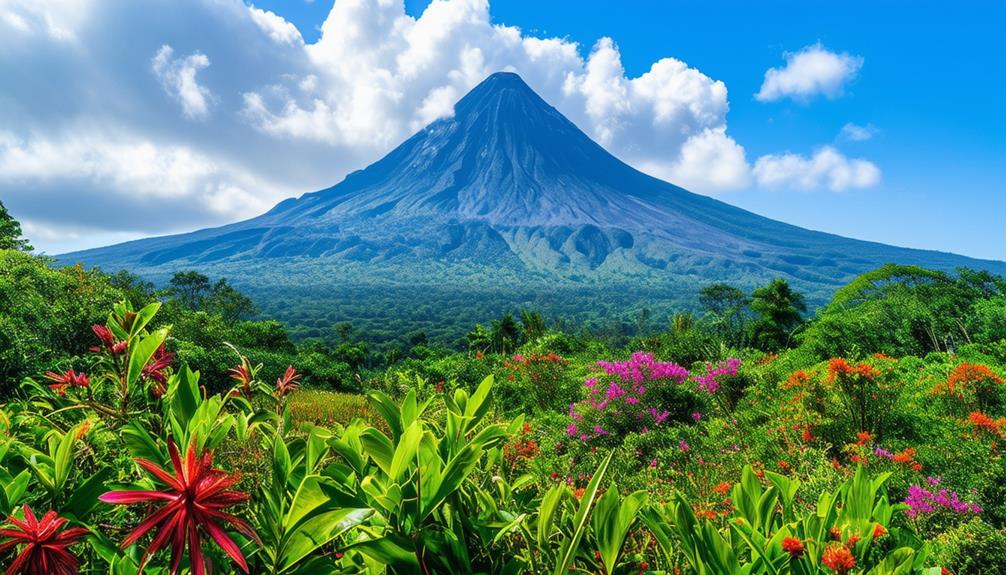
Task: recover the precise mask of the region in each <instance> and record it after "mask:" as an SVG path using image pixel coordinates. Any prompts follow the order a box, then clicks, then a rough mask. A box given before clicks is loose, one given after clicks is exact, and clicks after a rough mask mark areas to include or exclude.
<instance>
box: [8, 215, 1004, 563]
mask: <svg viewBox="0 0 1006 575" xmlns="http://www.w3.org/2000/svg"><path fill="white" fill-rule="evenodd" d="M0 229H2V230H3V233H4V234H6V237H7V240H6V242H7V243H5V244H2V246H0V247H2V248H3V249H0V394H2V396H0V397H2V399H0V431H2V433H0V487H2V489H0V515H2V516H3V517H5V518H7V519H6V524H5V525H3V526H2V527H0V563H2V564H3V565H5V566H7V569H8V571H7V572H8V573H11V574H20V573H23V574H29V573H42V572H47V573H76V572H82V573H115V574H135V573H138V572H140V571H141V570H142V571H144V572H147V573H203V572H213V573H230V572H247V573H272V574H279V573H298V574H304V575H306V574H309V573H310V574H315V573H330V574H335V573H375V574H376V573H397V574H406V573H409V574H411V573H445V574H446V573H499V574H516V573H552V574H556V575H558V574H560V573H571V572H572V573H602V574H611V575H613V574H630V573H631V574H647V573H650V574H662V573H674V574H730V575H734V574H771V575H783V574H799V575H805V574H812V573H816V574H839V575H846V574H860V573H870V574H875V575H880V574H919V575H935V574H937V573H955V574H959V575H963V574H982V575H984V574H989V575H991V574H1000V573H1003V572H1006V503H1004V502H1006V497H1004V495H1006V491H1004V489H1006V487H1004V484H1003V481H1002V478H1003V477H1004V476H1006V463H1004V460H1003V457H1002V445H1003V440H1004V439H1006V383H1004V377H1006V281H1004V280H1003V279H1002V278H999V277H996V276H993V275H991V274H988V273H986V272H975V271H970V270H966V269H962V270H959V271H958V272H957V273H955V274H947V273H944V272H937V271H931V270H926V269H922V268H917V267H910V266H886V267H882V268H880V269H877V270H875V271H872V272H869V273H866V274H863V275H861V276H859V277H857V278H856V279H855V280H853V281H852V282H851V283H849V284H848V285H846V286H845V287H843V288H841V289H840V290H839V291H838V292H837V293H836V295H835V297H834V298H833V300H832V301H831V302H830V303H829V304H828V305H826V306H824V307H822V308H821V309H820V310H818V312H817V313H816V314H815V315H814V316H813V317H807V316H808V314H807V305H806V301H805V298H804V296H803V295H802V294H800V293H799V292H798V291H796V290H794V289H793V288H792V287H791V286H790V285H789V284H788V283H787V282H786V281H785V280H775V281H772V282H768V283H766V284H763V285H762V286H761V287H759V288H758V289H755V290H753V291H752V292H750V293H748V292H745V291H743V290H740V289H738V288H736V287H733V286H731V285H727V284H713V285H706V286H704V287H703V288H702V289H701V290H699V291H697V292H696V293H695V295H694V304H693V305H692V307H691V309H694V310H701V312H699V313H677V314H671V315H670V317H671V319H670V320H669V321H666V322H664V321H659V322H658V321H657V320H655V319H654V318H653V317H652V316H650V315H648V314H647V313H645V312H642V313H639V314H638V316H637V317H636V318H635V322H633V323H632V325H628V324H629V322H628V321H625V324H627V325H623V328H622V329H619V330H611V331H607V332H605V331H599V330H594V331H592V330H590V329H587V328H586V327H580V328H576V329H572V330H571V329H568V328H566V327H565V326H563V324H562V323H561V322H549V321H547V320H546V319H545V318H544V317H543V316H542V315H541V314H540V313H537V312H535V311H531V310H528V309H525V310H517V309H514V310H509V311H510V312H512V313H509V312H508V313H503V314H502V315H499V316H497V319H495V320H492V321H490V322H484V323H482V324H480V325H473V326H469V327H468V329H467V333H466V335H465V338H464V340H463V342H458V343H459V345H458V346H457V347H454V348H450V347H445V346H440V345H436V344H435V343H434V342H431V341H430V338H429V337H428V336H427V334H426V333H423V332H413V333H409V334H403V335H404V339H402V340H401V341H404V342H406V344H407V346H404V347H393V348H388V349H386V350H383V351H382V353H379V354H378V353H375V352H374V350H373V348H372V344H369V343H368V340H367V335H368V334H366V333H364V332H362V330H360V329H359V328H355V327H354V326H352V325H350V324H347V323H337V324H336V325H337V327H336V328H335V332H336V333H335V334H334V337H333V338H329V339H328V340H322V339H311V338H308V339H298V338H291V337H290V335H289V334H288V332H287V331H286V329H285V328H284V326H283V325H282V324H280V323H278V322H276V321H272V320H264V319H261V316H260V315H256V313H257V310H255V307H254V305H253V303H252V301H251V300H249V299H248V298H247V297H245V296H244V295H243V294H242V293H240V292H239V291H238V290H236V289H234V287H233V286H232V285H231V284H229V283H228V282H227V281H226V280H210V279H209V278H207V277H206V276H204V275H202V274H200V273H196V272H183V273H178V274H176V275H174V276H173V277H172V278H171V280H170V281H169V282H167V284H166V287H165V288H164V289H160V290H157V289H155V288H154V287H153V286H152V285H149V284H146V283H144V282H143V281H140V280H138V279H137V278H136V277H134V276H131V275H129V274H125V273H120V274H118V275H114V276H109V275H105V274H103V273H101V272H99V271H85V270H84V269H83V268H81V267H64V268H54V267H51V266H50V264H51V262H50V261H48V260H45V259H43V258H39V257H37V256H33V255H31V254H29V253H26V252H25V251H24V250H25V249H28V246H27V245H26V243H24V242H18V241H14V240H19V239H20V231H19V230H18V229H14V228H11V227H10V226H9V225H8V227H7V228H0ZM0 237H3V236H2V235H0ZM332 319H338V318H332ZM431 331H432V329H431Z"/></svg>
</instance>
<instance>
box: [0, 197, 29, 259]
mask: <svg viewBox="0 0 1006 575" xmlns="http://www.w3.org/2000/svg"><path fill="white" fill-rule="evenodd" d="M32 249H33V248H32V247H31V244H29V243H28V240H26V239H25V238H23V237H21V224H20V223H18V221H17V220H15V219H14V217H13V216H11V215H10V212H8V211H7V208H6V207H4V205H3V202H0V250H16V251H19V252H30V251H31V250H32Z"/></svg>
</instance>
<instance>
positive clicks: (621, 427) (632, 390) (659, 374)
mask: <svg viewBox="0 0 1006 575" xmlns="http://www.w3.org/2000/svg"><path fill="white" fill-rule="evenodd" d="M740 363H741V362H740V360H739V359H735V358H732V359H728V360H726V361H723V362H720V363H718V364H716V365H713V364H709V365H707V366H706V373H705V374H704V375H699V376H695V377H694V378H693V379H694V381H695V382H696V384H697V386H698V388H699V389H702V390H704V391H706V392H708V393H715V392H716V390H718V389H719V388H720V381H719V379H718V378H720V377H724V376H734V375H737V370H738V368H739V367H740ZM597 366H598V367H599V368H600V369H601V371H602V374H601V375H599V376H597V377H591V378H589V379H587V380H586V381H584V382H583V385H584V387H585V388H586V389H587V397H586V399H584V400H582V401H580V402H575V403H571V404H570V405H569V417H570V420H571V421H570V423H569V425H568V427H567V428H566V434H567V435H568V436H569V437H571V438H576V439H580V440H581V441H589V440H591V439H597V438H601V437H608V436H612V434H615V435H616V436H617V435H618V434H619V433H622V432H627V431H638V432H641V433H646V432H647V431H649V430H650V429H653V428H655V427H659V426H661V425H664V424H665V423H666V422H667V420H668V418H669V417H670V412H669V411H668V410H667V409H665V406H664V405H662V403H661V400H660V396H661V394H660V393H658V392H655V391H654V390H659V389H660V387H661V386H667V385H681V384H683V383H685V382H686V381H688V380H689V378H690V377H692V376H691V374H689V372H688V370H687V369H685V368H684V367H682V366H680V365H678V364H676V363H674V362H669V361H657V360H656V359H654V357H653V354H652V353H646V352H641V351H637V352H636V353H633V354H632V357H630V358H629V360H628V361H598V362H597ZM691 417H692V420H693V421H695V422H696V423H698V422H699V421H700V420H701V419H702V414H701V413H699V412H695V413H693V414H691ZM683 449H684V448H683Z"/></svg>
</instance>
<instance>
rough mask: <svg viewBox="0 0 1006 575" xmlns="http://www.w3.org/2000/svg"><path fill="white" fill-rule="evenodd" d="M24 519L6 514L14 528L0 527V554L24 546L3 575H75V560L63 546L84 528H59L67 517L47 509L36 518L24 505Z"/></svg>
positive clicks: (79, 536) (70, 543)
mask: <svg viewBox="0 0 1006 575" xmlns="http://www.w3.org/2000/svg"><path fill="white" fill-rule="evenodd" d="M23 510H24V520H23V521H22V520H19V519H17V518H16V517H9V518H8V519H7V520H8V521H9V522H10V523H11V524H12V525H13V526H14V529H0V537H6V538H7V540H6V541H3V542H2V543H0V553H4V552H6V551H7V550H9V549H12V548H14V547H17V546H18V545H24V547H23V548H22V549H21V552H20V553H18V554H17V556H16V557H15V558H14V561H12V562H11V563H10V564H9V565H8V566H7V570H6V571H5V572H4V573H5V575H75V574H76V573H78V565H79V563H78V561H77V558H76V557H74V556H73V555H72V554H71V553H70V552H69V551H67V549H66V548H67V547H69V546H71V545H73V544H75V543H77V542H78V541H79V540H80V539H81V538H82V537H84V536H86V535H88V534H89V532H88V530H87V529H84V528H82V527H73V528H70V529H63V526H64V525H66V523H67V519H65V518H63V517H59V516H58V515H56V512H55V511H49V512H47V513H46V514H45V515H43V516H42V519H41V520H39V519H37V518H36V517H35V514H34V513H32V511H31V508H30V507H28V506H27V505H25V506H24V507H23Z"/></svg>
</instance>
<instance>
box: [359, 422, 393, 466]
mask: <svg viewBox="0 0 1006 575" xmlns="http://www.w3.org/2000/svg"><path fill="white" fill-rule="evenodd" d="M360 443H361V444H363V450H364V452H366V454H367V455H369V456H370V458H371V459H373V460H374V463H376V464H377V466H378V467H380V468H381V471H383V472H384V473H385V474H386V475H391V462H392V460H393V459H394V457H395V448H394V445H393V444H392V443H391V440H390V439H388V436H387V435H384V434H383V433H381V432H380V431H378V430H377V429H374V428H373V427H368V428H367V429H365V430H363V432H362V433H360Z"/></svg>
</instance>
